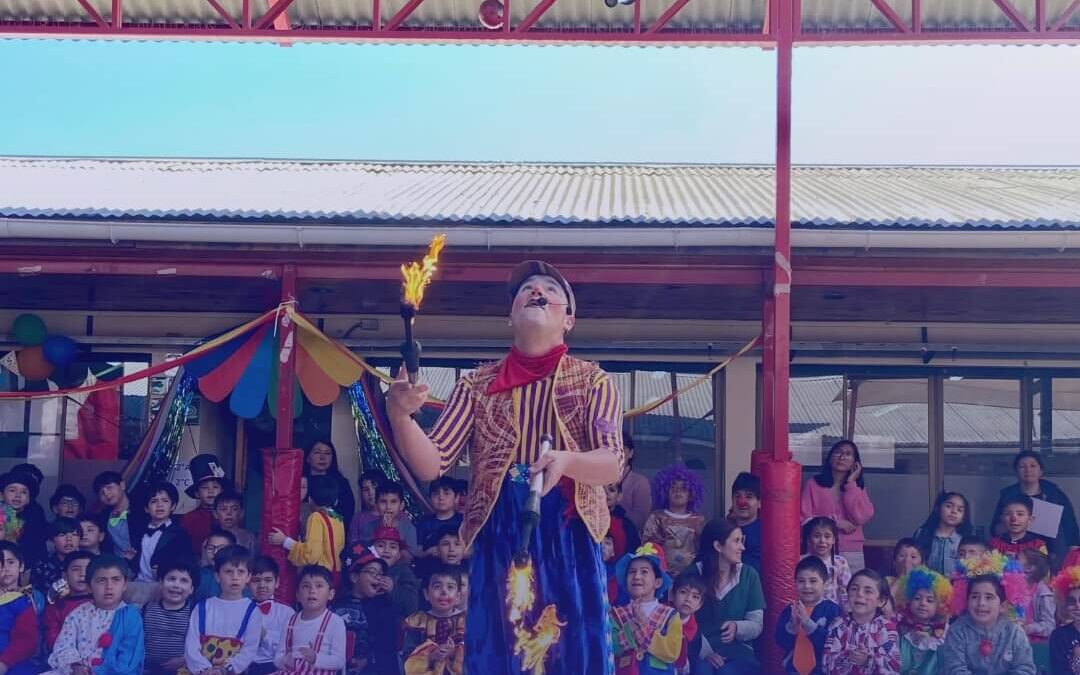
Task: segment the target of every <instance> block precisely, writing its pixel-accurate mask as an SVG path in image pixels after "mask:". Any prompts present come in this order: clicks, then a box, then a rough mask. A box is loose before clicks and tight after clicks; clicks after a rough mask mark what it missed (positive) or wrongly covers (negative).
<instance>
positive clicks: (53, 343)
mask: <svg viewBox="0 0 1080 675" xmlns="http://www.w3.org/2000/svg"><path fill="white" fill-rule="evenodd" d="M41 351H42V352H43V353H44V355H45V359H46V360H47V361H48V362H49V363H51V364H53V365H54V366H56V367H57V368H63V367H64V366H66V365H68V364H70V363H71V362H72V361H74V360H75V355H76V354H77V353H78V351H79V343H78V342H75V341H74V340H72V339H71V338H69V337H68V336H66V335H50V336H49V337H47V338H45V342H44V343H42V345H41Z"/></svg>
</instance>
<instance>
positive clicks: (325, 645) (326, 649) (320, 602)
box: [274, 565, 346, 675]
mask: <svg viewBox="0 0 1080 675" xmlns="http://www.w3.org/2000/svg"><path fill="white" fill-rule="evenodd" d="M298 581H299V585H298V587H297V589H296V601H297V603H298V604H299V605H300V611H299V612H297V613H296V614H293V615H292V616H291V617H290V618H289V620H288V622H287V623H286V624H285V632H284V634H283V635H282V636H281V640H280V642H279V643H278V649H277V655H276V656H275V657H274V663H275V664H276V665H277V667H278V669H279V672H281V673H304V674H305V675H338V674H339V673H340V672H341V671H342V669H344V668H345V665H346V654H345V649H346V644H345V642H346V637H345V621H344V620H343V619H342V618H341V617H340V616H338V615H337V614H334V613H333V612H331V611H330V610H329V609H327V606H328V605H329V604H330V601H331V600H333V599H334V587H333V581H334V579H333V576H332V575H331V574H330V570H328V569H326V568H325V567H322V566H321V565H306V566H305V567H304V568H303V569H301V570H300V575H299V579H298Z"/></svg>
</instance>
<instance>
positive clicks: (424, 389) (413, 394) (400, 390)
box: [386, 365, 429, 421]
mask: <svg viewBox="0 0 1080 675" xmlns="http://www.w3.org/2000/svg"><path fill="white" fill-rule="evenodd" d="M408 378H409V375H408V373H407V372H405V366H404V365H402V367H401V368H400V369H399V370H398V375H397V378H396V379H395V380H394V381H393V382H392V383H391V384H390V390H389V391H387V392H386V414H387V415H388V416H389V417H390V420H391V421H393V420H394V419H404V418H408V417H411V416H412V415H413V414H414V413H416V412H417V411H418V410H420V408H422V407H423V405H424V403H426V402H427V397H428V391H429V389H428V386H427V385H426V384H411V383H410V382H409V379H408Z"/></svg>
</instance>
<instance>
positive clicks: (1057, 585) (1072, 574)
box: [1050, 565, 1080, 599]
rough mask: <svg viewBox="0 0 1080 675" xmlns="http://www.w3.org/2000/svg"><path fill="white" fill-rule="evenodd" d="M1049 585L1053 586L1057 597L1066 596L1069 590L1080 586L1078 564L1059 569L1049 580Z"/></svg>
mask: <svg viewBox="0 0 1080 675" xmlns="http://www.w3.org/2000/svg"><path fill="white" fill-rule="evenodd" d="M1050 585H1051V586H1053V588H1054V592H1056V593H1057V594H1058V597H1059V598H1062V599H1064V598H1067V597H1068V596H1069V591H1075V590H1076V589H1078V588H1080V565H1073V566H1072V567H1066V568H1065V569H1063V570H1061V571H1060V572H1058V575H1057V576H1056V577H1054V580H1053V581H1051V582H1050Z"/></svg>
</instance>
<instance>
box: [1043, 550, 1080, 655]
mask: <svg viewBox="0 0 1080 675" xmlns="http://www.w3.org/2000/svg"><path fill="white" fill-rule="evenodd" d="M1053 586H1054V590H1055V591H1057V596H1058V599H1059V600H1060V603H1061V606H1062V607H1063V608H1064V610H1063V612H1062V618H1063V619H1064V621H1065V623H1063V624H1062V625H1061V626H1060V627H1059V628H1057V629H1055V630H1054V632H1053V633H1051V634H1050V672H1051V673H1053V675H1080V567H1075V566H1074V567H1066V568H1065V569H1063V570H1061V572H1059V573H1058V575H1057V576H1056V577H1054V582H1053Z"/></svg>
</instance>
